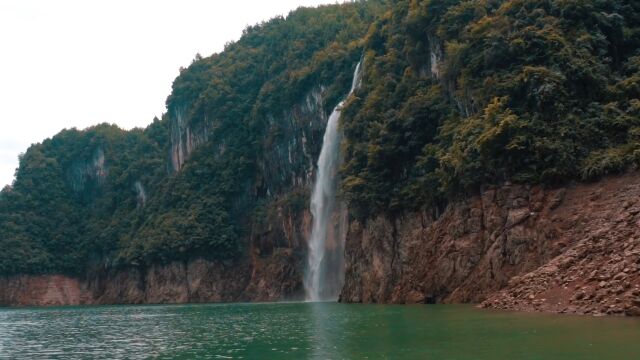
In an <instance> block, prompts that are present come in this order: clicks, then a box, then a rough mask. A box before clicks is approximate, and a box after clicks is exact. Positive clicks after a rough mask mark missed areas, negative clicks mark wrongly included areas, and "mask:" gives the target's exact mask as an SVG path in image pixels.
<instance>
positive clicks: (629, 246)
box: [341, 173, 640, 314]
mask: <svg viewBox="0 0 640 360" xmlns="http://www.w3.org/2000/svg"><path fill="white" fill-rule="evenodd" d="M638 195H640V174H638V173H633V174H629V175H625V176H620V177H613V178H608V179H605V180H602V181H600V182H598V183H594V184H579V185H572V186H569V187H567V188H562V189H554V190H545V189H543V188H541V187H527V186H519V185H506V186H503V187H500V188H496V189H486V190H484V191H483V192H482V194H481V195H480V196H475V197H472V198H470V199H468V200H464V201H459V202H456V203H452V204H450V205H449V206H448V207H447V209H446V210H445V211H444V213H443V214H442V215H441V216H439V217H437V219H434V216H432V215H431V214H426V213H414V214H409V215H406V216H403V217H401V218H398V219H395V220H390V219H387V218H383V217H379V218H376V219H372V220H370V221H368V222H367V223H366V224H361V223H359V222H354V223H352V224H351V226H350V229H349V235H348V236H347V250H346V257H347V272H346V279H345V286H344V288H343V292H342V297H341V300H342V301H345V302H366V303H369V302H380V303H430V302H444V303H451V302H481V301H483V300H485V299H487V298H488V300H487V301H486V302H484V303H483V305H484V306H486V307H496V308H504V309H522V310H546V311H556V312H572V313H585V312H597V313H600V312H606V313H623V312H625V311H626V312H627V313H629V314H633V313H635V312H636V311H637V307H636V305H638V304H637V303H638V300H639V298H638V295H639V294H640V292H639V291H638V287H639V286H640V264H639V261H640V247H639V245H640V244H639V243H638V238H639V236H640V234H638V230H637V223H638V221H640V218H639V217H638V215H639V214H640V211H638V209H640V200H638V199H640V198H639V197H638ZM505 287H506V289H505V290H503V291H500V292H498V291H499V290H500V289H503V288H505Z"/></svg>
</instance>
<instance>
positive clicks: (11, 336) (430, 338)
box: [0, 303, 640, 359]
mask: <svg viewBox="0 0 640 360" xmlns="http://www.w3.org/2000/svg"><path fill="white" fill-rule="evenodd" d="M638 340H640V320H637V319H620V318H588V317H571V316H552V315H540V314H518V313H505V312H491V311H483V310H478V309H474V308H472V307H469V306H457V305H436V306H383V305H344V304H333V303H296V304H228V305H182V306H110V307H86V308H78V307H75V308H54V309H0V359H67V358H73V359H77V358H87V359H143V358H161V359H192V358H213V359H216V358H219V359H235V358H237V359H241V358H244V359H380V358H391V359H640V341H638Z"/></svg>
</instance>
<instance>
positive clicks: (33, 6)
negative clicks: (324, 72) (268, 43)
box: [0, 0, 336, 189]
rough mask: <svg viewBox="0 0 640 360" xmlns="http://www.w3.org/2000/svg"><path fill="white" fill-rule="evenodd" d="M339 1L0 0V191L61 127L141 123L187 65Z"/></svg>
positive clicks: (155, 112)
mask: <svg viewBox="0 0 640 360" xmlns="http://www.w3.org/2000/svg"><path fill="white" fill-rule="evenodd" d="M335 2H336V1H335V0H324V1H323V0H277V1H274V0H268V1H266V0H230V1H227V0H224V1H222V0H209V1H206V0H171V1H170V0H101V1H97V0H56V1H53V0H0V189H2V187H4V185H6V184H10V183H11V182H12V181H13V175H14V171H15V168H16V167H17V166H18V155H19V154H20V153H21V152H24V151H26V149H27V148H28V147H29V145H30V144H32V143H37V142H41V141H42V140H44V139H46V138H48V137H51V136H53V135H55V134H56V133H58V132H59V131H60V130H62V129H64V128H72V127H76V128H79V129H81V128H86V127H88V126H91V125H95V124H98V123H103V122H108V123H115V124H118V125H119V126H120V127H122V128H126V129H130V128H133V127H144V126H146V125H148V124H149V123H151V121H152V120H153V117H154V116H158V117H160V116H161V115H162V113H163V112H164V111H165V100H166V98H167V96H168V95H169V93H170V91H171V84H172V82H173V80H174V79H175V77H176V76H177V75H178V70H179V68H180V67H181V66H184V67H186V66H188V65H189V64H190V63H191V60H192V59H193V58H194V57H195V54H196V53H200V54H202V56H209V55H211V54H212V53H215V52H220V51H222V49H223V48H224V44H225V43H226V42H228V41H235V40H238V39H239V38H240V35H241V34H242V30H243V29H244V28H245V27H246V26H247V25H252V24H255V23H258V22H261V21H264V20H268V19H270V18H272V17H274V16H276V15H286V14H287V13H289V11H290V10H293V9H296V8H297V7H299V6H316V5H318V4H324V3H335Z"/></svg>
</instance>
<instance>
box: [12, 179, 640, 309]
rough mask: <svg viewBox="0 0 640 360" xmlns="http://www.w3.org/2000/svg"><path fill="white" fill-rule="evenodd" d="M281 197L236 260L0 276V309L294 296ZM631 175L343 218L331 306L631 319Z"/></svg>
mask: <svg viewBox="0 0 640 360" xmlns="http://www.w3.org/2000/svg"><path fill="white" fill-rule="evenodd" d="M283 204H286V202H281V203H277V205H274V206H273V208H271V209H270V212H269V215H268V219H269V220H268V221H267V222H266V223H264V224H261V225H255V226H254V228H253V229H252V233H251V235H250V245H249V246H250V248H249V251H248V254H247V256H246V257H244V258H243V259H242V260H239V261H237V262H228V263H223V262H213V261H207V260H204V259H196V260H192V261H189V262H186V263H182V262H174V263H171V264H168V265H162V266H160V265H158V266H152V267H150V268H147V269H120V270H117V271H116V270H113V271H102V272H93V273H91V274H89V275H87V276H86V277H83V278H72V277H65V276H60V275H50V276H27V275H21V276H16V277H10V278H2V279H0V289H3V291H2V292H0V305H21V306H28V305H74V304H122V303H125V304H138V303H201V302H233V301H279V300H301V299H303V297H304V290H303V288H302V276H303V270H304V263H305V254H306V242H305V239H306V238H307V237H308V235H309V228H310V221H311V217H310V214H309V213H308V211H307V210H303V211H291V209H290V208H289V207H287V206H284V205H283ZM639 225H640V173H638V172H634V173H630V174H626V175H622V176H616V177H609V178H606V179H603V180H601V181H599V182H595V183H591V184H573V185H570V186H567V187H565V188H557V189H544V188H542V187H537V186H533V187H530V186H522V185H504V186H501V187H496V188H487V189H484V190H483V191H482V194H481V195H479V196H473V197H470V198H468V199H465V200H460V201H456V202H452V203H451V204H449V205H448V206H447V208H446V209H445V210H444V211H443V212H442V213H441V214H435V213H431V212H416V213H412V214H406V215H404V216H402V217H398V218H396V219H394V220H391V219H389V218H387V217H382V216H381V217H378V218H375V219H371V220H369V221H367V222H366V223H364V224H363V223H361V222H358V221H353V222H351V224H350V226H349V231H348V236H347V243H346V254H345V255H346V277H345V285H344V287H343V289H342V294H341V299H340V300H341V301H343V302H361V303H400V304H405V303H460V302H463V303H481V306H483V307H488V308H498V309H512V310H525V311H551V312H561V313H578V314H627V315H640V301H639V299H640V289H639V288H640V230H639V229H640V226H639Z"/></svg>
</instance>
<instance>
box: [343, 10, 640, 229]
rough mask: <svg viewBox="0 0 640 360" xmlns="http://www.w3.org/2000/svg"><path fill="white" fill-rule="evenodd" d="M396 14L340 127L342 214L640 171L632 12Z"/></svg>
mask: <svg viewBox="0 0 640 360" xmlns="http://www.w3.org/2000/svg"><path fill="white" fill-rule="evenodd" d="M394 4H395V5H394V6H393V7H392V8H391V9H390V10H389V11H388V12H387V13H386V14H385V15H384V16H382V17H381V18H380V19H378V20H377V21H376V22H375V24H374V25H373V26H372V29H371V31H370V32H369V34H368V36H367V39H366V44H367V56H366V74H365V81H364V86H363V88H362V89H361V90H360V91H359V92H358V93H357V96H356V97H355V98H353V99H352V100H351V102H350V105H349V108H348V111H347V113H348V119H345V120H344V123H345V125H344V127H345V133H346V136H347V140H348V141H347V145H346V158H347V162H346V164H345V166H344V173H345V175H346V179H345V182H344V184H343V188H344V193H345V196H346V197H347V199H349V200H350V202H351V208H352V210H353V211H354V214H356V215H359V216H363V217H366V216H367V215H368V214H371V213H376V212H380V211H387V209H391V211H395V212H398V211H404V210H407V209H411V208H419V207H421V206H425V205H426V206H429V205H434V204H438V202H441V201H443V200H446V199H447V198H449V197H450V196H451V195H454V194H460V193H461V192H468V191H477V188H478V186H479V185H482V184H487V183H499V182H503V181H512V182H527V183H557V182H562V181H567V180H569V179H590V178H594V177H598V176H601V175H603V174H607V173H610V172H615V171H621V170H624V169H627V168H629V167H630V166H636V165H637V164H638V163H639V160H640V157H639V156H640V152H639V151H638V150H640V148H639V146H640V143H639V142H638V140H639V138H638V134H639V131H640V127H639V126H640V99H639V96H640V92H639V90H640V82H639V81H640V72H639V70H640V62H639V61H640V3H638V2H630V1H624V0H608V1H604V0H597V1H592V0H542V1H540V0H508V1H498V0H467V1H459V0H446V1H443V0H431V1H428V0H427V1H417V0H412V1H408V0H405V1H396V2H394ZM433 60H435V61H433Z"/></svg>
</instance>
